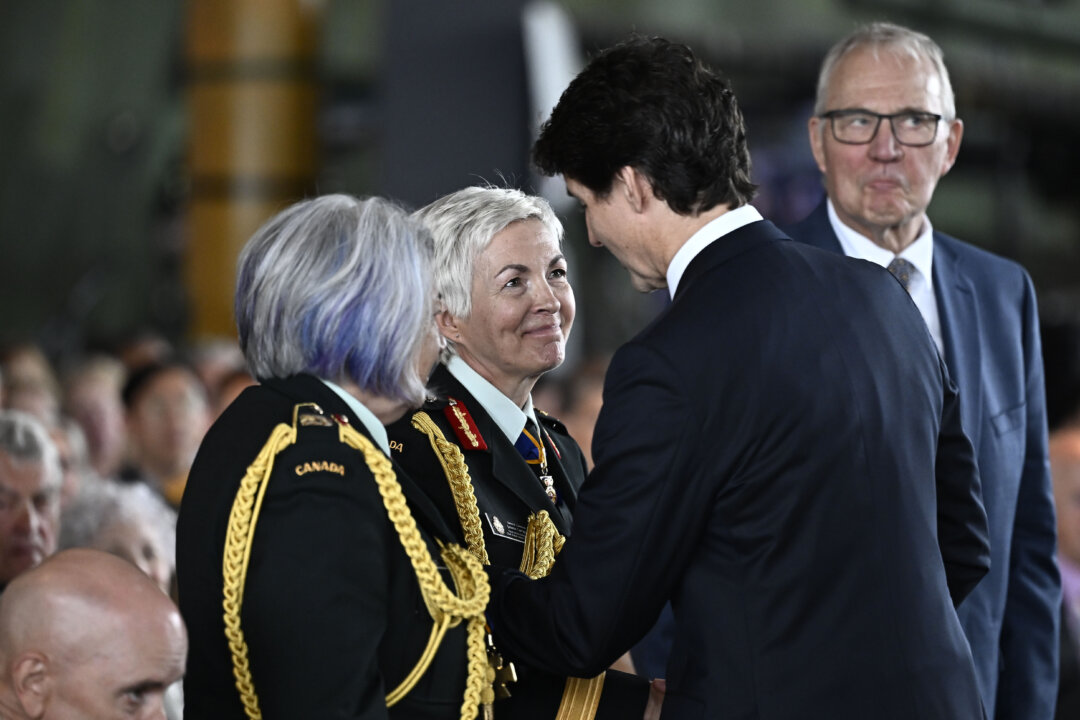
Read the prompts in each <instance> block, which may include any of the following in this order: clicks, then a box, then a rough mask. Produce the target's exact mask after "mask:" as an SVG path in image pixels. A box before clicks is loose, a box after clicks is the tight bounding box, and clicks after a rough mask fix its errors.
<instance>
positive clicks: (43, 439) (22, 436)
mask: <svg viewBox="0 0 1080 720" xmlns="http://www.w3.org/2000/svg"><path fill="white" fill-rule="evenodd" d="M0 452H2V453H4V454H6V455H7V456H8V457H9V458H11V459H12V460H13V461H14V462H16V463H34V464H40V465H41V466H42V468H43V469H44V471H45V482H46V483H47V484H49V485H54V486H56V487H59V486H60V482H61V480H62V479H63V475H62V473H61V469H60V453H59V452H58V451H57V449H56V445H55V443H53V441H52V439H51V438H49V433H48V431H46V430H45V426H44V425H42V424H41V422H40V421H39V420H38V419H37V418H35V417H34V416H33V415H30V414H29V413H25V412H22V411H19V410H3V411H0Z"/></svg>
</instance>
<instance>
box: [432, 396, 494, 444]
mask: <svg viewBox="0 0 1080 720" xmlns="http://www.w3.org/2000/svg"><path fill="white" fill-rule="evenodd" d="M443 414H445V415H446V419H447V420H449V421H450V427H452V428H453V429H454V434H455V435H457V439H458V442H459V443H461V446H462V447H463V448H465V449H467V450H487V449H488V446H487V443H486V442H484V438H483V436H482V435H480V431H479V430H478V429H477V427H476V421H475V420H473V418H472V415H470V414H469V411H468V409H467V408H466V407H465V403H463V402H461V401H460V400H455V399H454V398H452V397H448V398H447V405H446V407H445V408H443Z"/></svg>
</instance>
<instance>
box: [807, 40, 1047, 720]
mask: <svg viewBox="0 0 1080 720" xmlns="http://www.w3.org/2000/svg"><path fill="white" fill-rule="evenodd" d="M809 132H810V142H811V146H812V148H813V152H814V157H815V159H816V160H817V164H818V167H819V168H820V169H821V171H822V173H824V180H825V189H826V191H827V195H828V196H827V198H826V199H825V200H823V201H822V203H821V205H820V206H818V208H817V209H816V210H815V211H814V212H813V213H812V214H811V215H810V216H809V217H808V218H806V219H805V220H804V221H802V222H801V223H799V224H798V225H796V226H795V227H793V228H791V229H790V230H789V231H788V233H789V234H790V235H791V237H793V238H794V239H796V240H799V241H802V242H806V243H809V244H811V245H815V246H817V247H819V248H824V249H826V250H829V251H832V252H834V253H844V254H846V255H850V256H853V257H858V258H862V259H865V260H870V261H871V262H876V263H877V264H879V265H883V266H889V267H890V269H892V270H894V271H895V272H896V274H897V275H898V277H900V278H901V281H902V282H904V284H905V286H906V287H907V288H908V290H909V292H910V293H911V297H912V300H913V301H914V303H915V305H916V306H917V307H918V308H919V311H920V313H921V314H922V316H923V318H924V319H925V321H926V324H927V327H928V328H929V330H930V333H931V335H932V336H933V337H934V340H935V341H936V343H937V347H938V350H939V351H940V352H941V354H942V356H943V357H944V358H945V361H946V363H947V365H948V367H949V372H950V373H951V375H952V377H953V379H954V380H955V382H956V383H957V385H958V387H959V389H960V410H961V412H960V415H961V420H962V422H963V427H964V430H965V432H966V433H967V435H968V437H970V438H971V441H972V444H973V445H974V447H975V453H976V457H977V460H978V465H979V474H980V477H981V480H982V489H983V502H984V504H985V506H986V514H987V516H988V518H989V525H990V547H991V549H992V554H991V561H990V573H989V574H988V575H987V577H986V578H985V579H984V580H983V581H982V582H981V583H980V584H979V587H978V588H977V589H976V590H975V591H974V592H973V593H972V595H971V597H969V598H968V599H967V600H966V601H965V602H964V604H963V606H962V607H961V608H960V609H959V613H960V622H961V625H962V626H963V628H964V633H965V635H966V636H967V638H968V641H969V642H970V644H971V650H972V654H973V656H974V658H975V666H976V669H977V671H978V678H979V689H980V692H981V694H982V697H983V703H984V705H985V707H986V710H987V714H988V716H989V717H991V718H998V719H999V720H1013V719H1015V720H1049V719H1050V718H1051V717H1053V712H1054V697H1055V687H1056V683H1057V662H1058V653H1057V650H1056V647H1057V637H1058V620H1057V615H1058V609H1059V608H1060V603H1061V588H1060V580H1059V577H1058V570H1057V566H1056V564H1055V560H1054V551H1055V539H1054V534H1055V523H1054V506H1053V498H1052V491H1051V486H1050V477H1049V472H1048V465H1047V449H1046V404H1045V398H1044V393H1043V364H1042V358H1041V354H1040V343H1039V323H1038V317H1037V313H1036V305H1035V292H1034V288H1033V287H1032V283H1031V279H1030V278H1029V277H1028V275H1027V273H1026V272H1024V270H1023V268H1021V267H1020V266H1019V265H1017V264H1016V263H1014V262H1011V261H1009V260H1005V259H1003V258H1000V257H997V256H994V255H991V254H990V253H987V252H984V251H982V250H980V249H978V248H975V247H973V246H971V245H968V244H966V243H962V242H960V241H959V240H956V239H955V238H952V237H949V236H948V235H945V234H944V233H941V232H937V231H935V230H934V229H933V228H932V227H931V225H930V221H929V219H928V218H927V216H926V208H927V206H928V204H929V203H930V199H931V197H932V196H933V192H934V188H935V186H936V184H937V181H938V180H939V179H940V178H941V177H942V176H943V175H944V174H945V173H946V172H948V171H949V169H950V168H951V167H952V165H953V162H954V161H955V159H956V155H957V152H958V151H959V149H960V140H961V136H962V135H963V123H962V122H961V121H960V120H959V119H957V118H956V108H955V102H954V98H953V92H952V87H951V85H950V83H949V76H948V71H947V70H946V68H945V65H944V62H943V59H942V52H941V48H939V47H938V46H937V44H936V43H934V42H933V40H931V39H930V38H929V37H927V36H925V35H922V34H921V33H916V32H913V31H911V30H909V29H907V28H903V27H899V26H896V25H890V24H886V23H876V24H872V25H868V26H866V27H864V28H860V29H858V30H856V31H855V32H854V33H852V34H851V35H849V36H848V37H847V38H845V39H843V40H841V41H840V42H839V43H837V44H836V45H835V46H834V47H833V48H832V50H831V51H830V52H829V53H828V55H827V56H826V59H825V61H824V62H823V64H822V70H821V76H820V78H819V82H818V96H817V104H816V107H815V109H814V117H812V118H811V119H810V122H809Z"/></svg>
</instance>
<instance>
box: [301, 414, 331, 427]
mask: <svg viewBox="0 0 1080 720" xmlns="http://www.w3.org/2000/svg"><path fill="white" fill-rule="evenodd" d="M297 420H298V421H299V422H300V425H302V426H303V427H311V426H313V425H314V426H318V427H333V425H334V421H333V420H331V419H330V418H328V417H326V416H325V415H318V414H316V413H301V414H300V415H299V417H297Z"/></svg>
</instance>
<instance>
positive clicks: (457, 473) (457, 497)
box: [412, 412, 491, 565]
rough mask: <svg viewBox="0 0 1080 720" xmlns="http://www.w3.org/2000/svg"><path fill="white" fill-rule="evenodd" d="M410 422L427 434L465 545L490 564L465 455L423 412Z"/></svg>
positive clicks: (484, 562)
mask: <svg viewBox="0 0 1080 720" xmlns="http://www.w3.org/2000/svg"><path fill="white" fill-rule="evenodd" d="M412 426H413V427H414V428H416V429H417V430H419V431H420V432H422V433H424V434H425V435H427V437H428V441H429V442H430V443H431V449H432V450H434V451H435V457H437V458H438V459H439V464H440V465H442V469H443V472H444V473H446V480H447V482H448V483H449V484H450V491H451V492H452V493H453V495H454V505H455V506H456V507H457V512H458V519H459V520H461V529H462V530H463V531H464V532H465V544H466V546H468V548H469V550H471V551H472V553H473V555H475V556H476V557H477V559H479V560H480V562H482V563H483V564H484V565H490V564H491V561H490V560H488V554H487V548H486V547H485V546H484V530H483V527H481V525H480V510H479V508H477V506H476V493H475V492H473V484H472V478H471V477H469V468H468V466H467V465H466V464H465V456H464V455H462V454H461V449H460V448H459V447H458V446H457V445H455V444H454V443H452V442H449V441H447V439H446V436H445V435H444V434H443V431H442V430H441V429H439V426H438V425H436V424H435V422H434V421H433V420H432V419H431V417H430V416H428V414H427V413H425V412H418V413H416V414H415V415H413V416H412Z"/></svg>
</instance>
